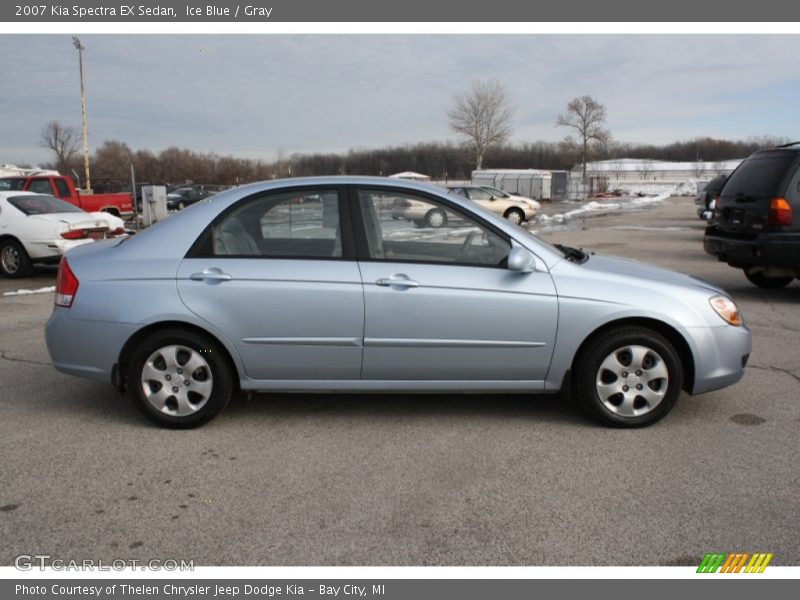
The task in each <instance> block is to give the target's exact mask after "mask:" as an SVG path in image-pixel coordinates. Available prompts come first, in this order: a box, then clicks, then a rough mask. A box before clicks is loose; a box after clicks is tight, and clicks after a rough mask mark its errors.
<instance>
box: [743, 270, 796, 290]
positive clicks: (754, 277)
mask: <svg viewBox="0 0 800 600" xmlns="http://www.w3.org/2000/svg"><path fill="white" fill-rule="evenodd" d="M744 276H745V277H747V280H748V281H749V282H750V283H752V284H753V285H757V286H758V287H761V288H766V289H769V290H777V289H779V288H782V287H786V286H787V285H789V284H790V283H792V280H793V279H794V277H765V276H764V273H763V272H762V271H756V272H752V271H751V272H747V271H745V272H744Z"/></svg>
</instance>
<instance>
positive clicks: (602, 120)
mask: <svg viewBox="0 0 800 600" xmlns="http://www.w3.org/2000/svg"><path fill="white" fill-rule="evenodd" d="M605 124H606V107H605V105H604V104H602V103H600V102H598V101H597V100H595V99H594V98H592V97H591V96H579V97H577V98H573V99H572V100H570V101H569V103H568V104H567V110H566V112H563V113H561V114H560V115H558V117H557V118H556V127H567V128H569V129H572V130H574V132H575V133H574V136H575V137H573V136H572V135H568V136H567V137H566V138H565V139H564V141H565V142H566V143H567V144H569V145H571V146H577V147H580V148H581V162H582V164H583V181H584V182H585V181H586V158H587V154H588V152H589V143H590V142H596V143H597V144H599V145H600V146H601V147H605V146H606V145H607V144H608V142H609V141H610V139H611V132H610V131H608V130H607V129H605V128H604V125H605Z"/></svg>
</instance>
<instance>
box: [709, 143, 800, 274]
mask: <svg viewBox="0 0 800 600" xmlns="http://www.w3.org/2000/svg"><path fill="white" fill-rule="evenodd" d="M793 213H797V218H793ZM703 247H704V248H705V251H706V252H707V253H709V254H713V255H714V256H716V257H718V258H719V260H721V261H723V262H726V263H728V264H729V265H730V266H732V267H736V268H737V269H742V270H743V271H744V274H745V276H746V277H747V279H749V280H750V281H751V282H752V283H754V284H755V285H757V286H759V287H764V288H781V287H784V286H786V285H788V284H789V283H790V282H791V281H792V280H793V279H794V278H795V277H800V142H797V143H794V144H788V145H786V146H779V147H777V148H774V149H771V150H759V151H758V152H755V153H753V154H751V155H750V156H749V157H747V159H745V161H744V162H742V164H741V165H739V167H738V168H737V169H736V170H735V171H734V172H733V173H732V174H731V176H730V177H729V178H728V181H727V182H726V183H725V185H724V187H723V188H722V193H721V194H720V197H719V200H718V201H717V206H716V209H715V212H714V223H713V224H712V225H709V226H708V227H707V228H706V233H705V238H704V241H703Z"/></svg>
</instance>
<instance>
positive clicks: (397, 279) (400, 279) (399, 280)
mask: <svg viewBox="0 0 800 600" xmlns="http://www.w3.org/2000/svg"><path fill="white" fill-rule="evenodd" d="M375 285H380V286H383V287H405V288H415V287H419V282H418V281H414V280H413V279H409V278H408V277H406V276H405V275H402V276H401V275H392V276H391V277H383V278H381V279H378V281H376V282H375Z"/></svg>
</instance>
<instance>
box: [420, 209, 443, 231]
mask: <svg viewBox="0 0 800 600" xmlns="http://www.w3.org/2000/svg"><path fill="white" fill-rule="evenodd" d="M445 225H447V213H445V212H444V211H443V210H442V209H441V208H434V209H432V210H429V211H428V212H427V214H426V215H425V226H426V227H431V228H433V229H438V228H439V227H444V226H445Z"/></svg>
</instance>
